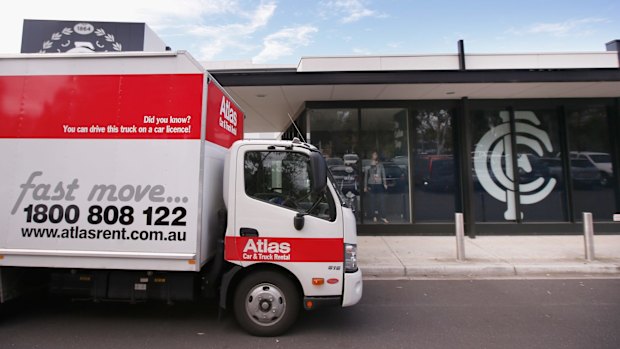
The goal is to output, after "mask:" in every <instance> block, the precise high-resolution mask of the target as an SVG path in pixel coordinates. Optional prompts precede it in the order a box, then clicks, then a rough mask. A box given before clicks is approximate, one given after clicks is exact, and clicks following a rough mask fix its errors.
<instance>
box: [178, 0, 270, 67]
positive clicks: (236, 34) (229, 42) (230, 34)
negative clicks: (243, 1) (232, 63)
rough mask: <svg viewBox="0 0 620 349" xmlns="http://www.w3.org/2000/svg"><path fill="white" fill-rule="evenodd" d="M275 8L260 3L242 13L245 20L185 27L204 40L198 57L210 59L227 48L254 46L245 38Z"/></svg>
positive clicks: (252, 32) (260, 24)
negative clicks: (251, 9) (252, 9)
mask: <svg viewBox="0 0 620 349" xmlns="http://www.w3.org/2000/svg"><path fill="white" fill-rule="evenodd" d="M275 10H276V5H275V4H274V3H272V2H270V3H261V4H260V5H259V6H258V7H257V8H256V9H255V10H254V11H252V12H249V13H244V14H242V17H243V18H245V19H246V22H240V23H232V24H224V25H217V26H207V25H191V26H187V27H186V28H185V29H186V30H187V33H189V34H190V35H192V36H195V37H197V38H199V39H200V40H201V41H202V42H204V43H203V44H202V45H201V47H200V56H199V58H200V59H202V60H212V59H214V58H215V57H216V56H217V54H219V53H221V52H222V51H224V50H225V49H228V48H234V49H238V50H243V51H248V50H250V49H252V48H254V46H255V45H253V44H248V43H247V39H248V38H249V37H250V36H251V35H252V34H254V33H255V32H256V31H257V30H259V29H261V28H263V27H265V26H266V25H267V23H268V22H269V20H270V19H271V18H272V16H273V14H274V12H275Z"/></svg>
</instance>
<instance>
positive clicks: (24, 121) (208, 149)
mask: <svg viewBox="0 0 620 349" xmlns="http://www.w3.org/2000/svg"><path fill="white" fill-rule="evenodd" d="M0 123H1V125H2V127H0V163H1V164H2V170H1V171H0V197H1V198H2V200H0V267H1V266H24V267H58V268H95V269H136V270H186V271H197V270H200V268H201V267H202V266H203V265H204V264H205V263H206V262H207V261H208V260H209V258H211V257H212V256H213V252H214V251H213V250H214V246H213V245H214V241H215V239H216V238H217V232H216V229H217V211H218V210H219V209H221V208H222V207H223V206H224V203H223V199H222V180H223V179H222V176H223V166H224V157H225V154H226V151H227V149H228V148H229V147H230V145H231V144H232V143H233V142H234V141H235V140H238V139H241V138H242V137H243V113H242V112H241V110H240V109H239V108H238V106H237V105H236V104H235V103H234V101H232V99H231V98H230V97H229V96H228V95H226V93H225V92H223V89H222V88H221V87H220V86H219V85H218V84H217V82H216V81H215V80H213V79H212V77H211V76H210V75H209V74H208V73H206V72H205V71H204V69H203V68H202V67H201V66H200V64H198V63H197V62H196V61H195V60H194V59H193V58H192V57H191V56H190V55H189V54H187V53H186V52H175V53H156V54H152V53H130V54H127V53H123V54H105V53H103V54H82V55H69V54H57V55H55V54H54V55H49V54H48V55H19V56H6V57H2V58H0Z"/></svg>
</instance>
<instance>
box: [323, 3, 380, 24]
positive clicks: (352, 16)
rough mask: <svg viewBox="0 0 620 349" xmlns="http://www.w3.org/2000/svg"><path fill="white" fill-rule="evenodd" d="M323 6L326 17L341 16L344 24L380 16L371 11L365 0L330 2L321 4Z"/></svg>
mask: <svg viewBox="0 0 620 349" xmlns="http://www.w3.org/2000/svg"><path fill="white" fill-rule="evenodd" d="M321 6H322V7H323V8H324V11H323V14H324V15H325V16H332V15H336V16H339V17H341V18H340V21H341V22H342V23H351V22H356V21H359V20H360V19H362V18H364V17H376V16H379V15H378V14H377V12H376V11H374V10H371V9H369V8H368V7H367V6H366V4H365V3H364V2H363V0H328V1H323V2H321Z"/></svg>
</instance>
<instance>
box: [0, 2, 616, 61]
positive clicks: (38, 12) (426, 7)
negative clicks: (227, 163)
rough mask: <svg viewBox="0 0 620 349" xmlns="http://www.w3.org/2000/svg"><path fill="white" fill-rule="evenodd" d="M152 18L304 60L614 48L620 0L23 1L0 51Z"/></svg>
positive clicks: (189, 36)
mask: <svg viewBox="0 0 620 349" xmlns="http://www.w3.org/2000/svg"><path fill="white" fill-rule="evenodd" d="M25 18H26V19H52V20H79V21H86V22H87V21H111V22H145V23H147V24H148V25H149V26H150V27H151V28H152V29H153V30H154V31H155V32H156V33H157V34H158V35H159V36H160V37H161V38H162V39H163V40H164V42H165V43H166V44H167V45H168V46H170V47H172V49H173V50H188V51H190V52H191V53H192V55H193V56H195V57H197V58H198V59H199V60H201V61H221V60H224V61H231V60H232V61H251V62H252V63H256V64H297V63H298V62H299V59H300V58H301V57H305V56H342V55H398V54H427V53H455V52H456V51H457V41H458V40H459V39H463V40H464V41H465V51H466V52H468V53H508V52H574V51H604V50H605V43H606V42H609V41H611V40H614V39H620V1H619V0H588V1H585V0H584V1H580V0H563V1H560V0H518V1H512V0H492V1H490V0H467V1H465V0H461V1H459V0H426V1H420V0H409V1H406V0H106V1H103V2H95V1H87V0H77V1H76V0H18V1H14V2H10V5H9V4H8V1H5V3H4V4H3V6H2V10H1V11H0V32H1V33H2V38H3V40H2V41H3V45H2V46H1V47H0V53H18V52H19V50H20V46H21V32H22V25H23V20H24V19H25Z"/></svg>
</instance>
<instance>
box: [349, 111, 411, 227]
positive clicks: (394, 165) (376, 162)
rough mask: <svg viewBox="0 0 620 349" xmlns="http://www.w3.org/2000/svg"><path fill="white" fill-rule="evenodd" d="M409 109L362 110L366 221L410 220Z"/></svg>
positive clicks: (395, 221)
mask: <svg viewBox="0 0 620 349" xmlns="http://www.w3.org/2000/svg"><path fill="white" fill-rule="evenodd" d="M407 137H408V133H407V109H404V108H368V109H362V112H361V137H360V138H361V142H360V145H361V154H360V165H361V168H362V171H361V173H362V175H363V180H362V185H363V189H364V195H363V198H364V200H363V208H364V210H363V217H362V219H363V222H364V223H371V224H372V223H409V222H410V221H411V220H410V214H409V211H410V209H409V208H410V202H409V151H408V149H409V148H408V140H407Z"/></svg>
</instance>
